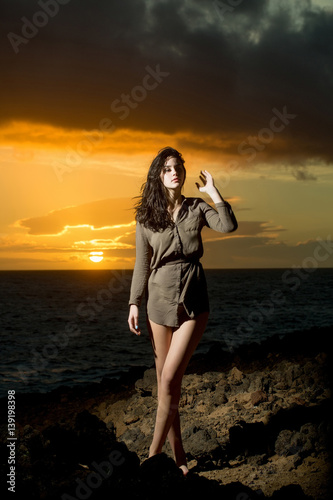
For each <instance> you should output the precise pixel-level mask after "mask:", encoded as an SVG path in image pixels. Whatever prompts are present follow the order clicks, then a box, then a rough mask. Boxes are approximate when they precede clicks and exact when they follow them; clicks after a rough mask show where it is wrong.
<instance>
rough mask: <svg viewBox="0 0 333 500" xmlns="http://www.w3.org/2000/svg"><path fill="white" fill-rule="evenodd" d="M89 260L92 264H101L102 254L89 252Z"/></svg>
mask: <svg viewBox="0 0 333 500" xmlns="http://www.w3.org/2000/svg"><path fill="white" fill-rule="evenodd" d="M89 259H90V260H91V261H92V262H101V260H103V252H90V254H89Z"/></svg>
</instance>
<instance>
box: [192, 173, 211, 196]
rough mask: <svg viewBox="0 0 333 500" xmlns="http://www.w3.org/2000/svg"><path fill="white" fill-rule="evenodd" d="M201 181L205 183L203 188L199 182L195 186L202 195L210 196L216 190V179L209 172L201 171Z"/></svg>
mask: <svg viewBox="0 0 333 500" xmlns="http://www.w3.org/2000/svg"><path fill="white" fill-rule="evenodd" d="M200 180H201V182H202V183H203V186H200V184H199V183H198V182H196V183H195V184H196V186H197V188H198V189H199V191H200V192H201V193H207V194H210V193H213V192H214V191H215V190H216V187H215V184H214V179H213V177H212V175H211V174H210V173H209V172H208V170H201V172H200Z"/></svg>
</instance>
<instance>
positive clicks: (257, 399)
mask: <svg viewBox="0 0 333 500" xmlns="http://www.w3.org/2000/svg"><path fill="white" fill-rule="evenodd" d="M267 399H268V397H267V394H266V392H264V391H255V392H252V394H251V403H252V404H253V406H257V405H259V404H260V403H264V402H265V401H267Z"/></svg>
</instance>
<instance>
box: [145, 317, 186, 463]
mask: <svg viewBox="0 0 333 500" xmlns="http://www.w3.org/2000/svg"><path fill="white" fill-rule="evenodd" d="M148 329H149V333H150V338H151V342H152V346H153V349H154V353H155V366H156V375H157V390H158V391H159V388H160V386H161V375H162V370H163V366H164V362H165V359H166V357H167V354H168V351H169V348H170V344H171V339H172V329H171V328H170V327H167V326H162V325H158V324H157V323H154V322H150V323H149V324H148ZM154 339H156V341H155V340H154ZM168 440H169V443H170V446H171V449H172V451H173V454H174V457H175V460H176V458H177V457H179V458H180V457H181V455H182V454H183V455H184V456H185V453H184V450H183V445H182V440H181V433H180V420H179V413H178V411H177V412H176V414H175V418H174V420H173V422H172V424H171V427H170V430H169V432H168ZM179 458H178V460H179ZM176 462H177V460H176ZM183 463H184V462H183Z"/></svg>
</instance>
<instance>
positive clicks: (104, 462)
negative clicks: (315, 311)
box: [0, 329, 332, 500]
mask: <svg viewBox="0 0 333 500" xmlns="http://www.w3.org/2000/svg"><path fill="white" fill-rule="evenodd" d="M330 336H331V331H330V329H320V330H309V331H306V332H299V333H295V334H292V335H288V336H287V337H285V338H284V339H282V340H281V339H278V338H275V337H273V338H271V339H269V340H267V341H265V342H263V343H262V344H260V345H258V344H253V345H250V346H246V347H243V348H240V349H238V350H237V351H236V352H233V353H228V352H224V351H223V349H222V347H221V345H220V344H218V343H217V344H216V345H215V346H213V348H212V349H211V350H210V351H209V352H208V353H207V354H205V355H195V356H194V357H193V358H192V360H191V362H190V365H189V367H188V369H187V371H186V374H185V376H184V380H183V389H182V397H181V402H180V413H181V421H182V429H183V439H184V447H185V450H186V452H187V458H188V464H189V469H190V473H189V474H188V476H187V477H186V478H184V477H183V475H182V473H181V471H180V470H179V469H178V468H177V467H176V465H175V463H174V461H173V460H172V458H171V453H170V448H169V447H168V445H166V446H165V453H163V454H161V455H159V456H156V457H154V458H152V459H149V460H147V455H148V448H149V445H150V442H151V437H152V432H153V428H154V420H155V412H156V405H157V395H156V377H155V370H154V368H147V369H146V370H143V369H140V370H132V371H130V372H129V373H128V374H126V375H124V376H123V377H122V378H121V379H120V380H118V381H116V380H111V379H110V380H108V379H104V380H103V381H102V382H101V383H100V384H92V385H90V386H88V387H85V388H66V387H61V388H60V389H58V390H56V391H53V392H51V393H48V394H21V395H20V394H18V395H16V405H17V416H16V436H17V441H16V478H15V498H16V499H21V498H31V499H45V500H49V499H50V500H53V499H63V500H69V499H70V500H73V499H74V498H76V499H88V498H91V499H111V498H116V496H118V497H119V495H128V497H129V496H130V497H131V498H132V499H150V498H155V497H156V495H157V496H158V497H159V498H169V497H170V495H172V496H173V497H176V498H183V497H185V496H189V495H196V494H197V495H205V496H206V497H209V498H219V499H220V498H223V499H226V500H229V499H230V500H231V499H232V500H247V499H252V498H253V499H256V498H258V499H259V498H260V499H265V498H267V499H268V498H272V499H274V500H276V499H277V500H278V499H288V498H293V499H294V500H296V499H311V498H312V499H314V500H328V499H329V498H332V485H331V481H330V476H331V470H330V464H331V449H330V439H331V436H330V426H331V421H332V406H331V394H330V388H331V387H330V385H331V384H330V382H331V356H330V349H331V347H330ZM6 404H7V401H6V400H5V399H2V400H1V401H0V410H1V413H2V414H5V412H6ZM7 433H8V430H7V425H3V426H2V427H1V446H0V450H1V457H2V462H3V463H7V458H6V457H8V448H7ZM6 467H7V469H8V465H7V466H6ZM5 470H6V468H5ZM6 481H7V478H6V474H2V478H1V484H0V487H1V492H5V491H6V490H7V489H8V484H6ZM1 494H2V493H1ZM13 498H14V496H13ZM126 498H127V496H126Z"/></svg>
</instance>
